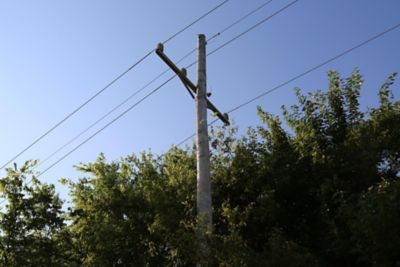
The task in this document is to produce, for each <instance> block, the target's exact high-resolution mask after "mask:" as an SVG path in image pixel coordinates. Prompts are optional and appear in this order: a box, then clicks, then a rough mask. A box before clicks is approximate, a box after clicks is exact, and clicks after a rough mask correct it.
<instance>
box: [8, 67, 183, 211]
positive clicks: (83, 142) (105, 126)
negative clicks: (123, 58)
mask: <svg viewBox="0 0 400 267" xmlns="http://www.w3.org/2000/svg"><path fill="white" fill-rule="evenodd" d="M175 76H176V75H173V76H171V77H170V78H169V79H167V80H166V81H164V82H163V83H162V84H161V85H159V86H158V87H156V88H155V89H153V90H152V91H151V92H150V93H148V94H147V95H145V96H144V97H142V98H141V99H140V100H139V101H137V102H136V103H135V104H133V105H132V106H130V107H129V108H127V109H126V110H125V111H124V112H122V113H121V114H119V115H118V116H117V117H115V118H114V119H113V120H111V121H110V122H108V123H107V124H106V125H104V126H103V127H102V128H100V129H99V130H97V131H96V132H95V133H94V134H92V135H91V136H89V137H88V138H86V139H85V140H84V141H82V142H81V143H80V144H78V145H77V146H75V147H74V148H73V149H71V150H70V151H69V152H68V153H66V154H64V155H63V156H62V157H60V158H59V159H58V160H57V161H55V162H54V163H52V164H51V165H50V166H49V167H47V168H46V169H44V170H43V171H42V172H40V173H39V174H38V175H37V176H36V178H38V177H40V176H41V175H43V174H44V173H46V172H47V171H48V170H50V169H51V168H53V167H54V166H56V165H57V164H58V163H60V162H61V161H62V160H64V159H65V158H66V157H68V156H69V155H71V154H72V153H73V152H75V151H76V150H77V149H78V148H80V147H81V146H83V145H84V144H86V143H87V142H88V141H89V140H91V139H92V138H94V137H95V136H96V135H98V134H99V133H100V132H102V131H103V130H104V129H106V128H107V127H109V126H110V125H111V124H113V123H114V122H116V121H117V120H119V119H120V118H122V117H123V116H124V115H126V114H127V113H128V112H129V111H131V110H132V109H134V108H135V107H136V106H138V105H139V104H140V103H142V102H143V101H144V100H146V99H147V98H149V97H150V96H151V95H152V94H154V93H155V92H157V91H158V90H160V89H161V88H162V87H164V86H165V85H166V84H167V83H169V82H170V81H171V80H173V79H174V78H175ZM37 167H38V165H37V166H35V167H34V168H37ZM31 182H32V179H31V180H29V181H28V182H27V184H30V183H31ZM4 202H6V199H3V200H2V201H0V205H1V204H3V203H4Z"/></svg>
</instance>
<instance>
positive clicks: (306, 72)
mask: <svg viewBox="0 0 400 267" xmlns="http://www.w3.org/2000/svg"><path fill="white" fill-rule="evenodd" d="M399 27H400V23H398V24H396V25H394V26H392V27H390V28H388V29H386V30H384V31H382V32H380V33H378V34H376V35H374V36H372V37H370V38H368V39H366V40H365V41H362V42H360V43H358V44H357V45H354V46H352V47H351V48H349V49H346V50H344V51H343V52H341V53H339V54H337V55H336V56H333V57H331V58H329V59H327V60H325V61H323V62H321V63H319V64H317V65H315V66H314V67H312V68H309V69H308V70H306V71H304V72H302V73H300V74H298V75H296V76H294V77H292V78H290V79H289V80H287V81H285V82H283V83H281V84H279V85H277V86H275V87H273V88H271V89H267V90H264V92H262V93H260V94H258V95H256V96H255V97H253V98H251V99H249V100H247V101H245V102H243V103H241V104H239V105H237V106H236V107H234V108H232V109H230V110H229V111H228V112H227V113H228V114H230V113H232V112H235V111H237V110H238V109H241V108H243V107H244V106H247V105H249V104H250V103H252V102H254V101H256V100H258V99H260V98H262V97H264V96H266V95H268V94H270V93H272V92H274V91H276V90H278V89H280V88H282V87H284V86H285V85H288V84H289V83H291V82H294V81H295V80H298V79H300V78H302V77H304V76H306V75H307V74H309V73H311V72H313V71H315V70H317V69H319V68H321V67H323V66H325V65H327V64H329V63H331V62H333V61H335V60H337V59H339V58H341V57H343V56H345V55H347V54H349V53H351V52H353V51H354V50H356V49H358V48H360V47H363V46H365V45H367V44H368V43H370V42H372V41H374V40H376V39H379V38H380V37H382V36H384V35H385V34H388V33H390V32H392V31H394V30H396V29H398V28H399ZM217 121H218V119H215V120H213V121H212V122H210V123H209V126H210V125H212V124H214V123H215V122H217ZM194 136H195V134H192V135H191V136H189V137H187V138H185V139H183V140H182V141H181V142H179V143H178V144H177V145H176V146H181V145H183V144H184V143H186V142H187V141H189V140H190V139H191V138H193V137H194Z"/></svg>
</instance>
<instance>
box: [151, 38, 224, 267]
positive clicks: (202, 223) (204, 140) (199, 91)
mask: <svg viewBox="0 0 400 267" xmlns="http://www.w3.org/2000/svg"><path fill="white" fill-rule="evenodd" d="M156 54H157V55H158V56H159V57H160V58H161V59H162V60H163V61H164V62H165V63H166V64H167V65H168V66H169V67H170V68H171V69H172V70H173V71H174V72H175V74H176V75H177V76H178V77H179V78H180V79H181V81H182V83H183V85H184V86H185V87H186V89H187V91H188V92H189V94H190V95H191V96H192V98H195V100H196V134H197V136H196V145H197V155H196V156H197V215H198V220H199V221H198V227H199V239H200V240H199V241H200V251H199V254H200V256H201V257H200V258H203V259H205V262H201V263H198V264H197V266H208V264H207V261H208V258H207V255H208V254H209V249H208V247H207V243H206V237H207V235H209V234H211V233H212V200H211V179H210V149H209V142H208V123H207V108H208V109H210V110H211V111H212V112H213V113H214V114H215V115H216V116H217V117H218V118H219V119H220V120H221V121H223V122H224V123H225V125H229V118H228V114H226V113H225V114H222V113H221V112H220V111H219V110H218V109H217V108H216V107H215V106H214V105H213V104H212V103H211V102H210V101H209V100H208V99H207V81H206V80H207V79H206V78H207V75H206V37H205V35H204V34H199V36H198V49H197V57H198V59H197V86H195V85H194V84H193V83H192V82H191V81H190V80H189V79H188V78H187V77H186V70H185V69H182V70H180V69H179V68H178V67H177V66H176V65H175V64H174V63H173V62H172V61H171V60H170V59H169V58H168V57H167V56H166V55H165V54H164V47H163V45H162V44H158V47H157V49H156Z"/></svg>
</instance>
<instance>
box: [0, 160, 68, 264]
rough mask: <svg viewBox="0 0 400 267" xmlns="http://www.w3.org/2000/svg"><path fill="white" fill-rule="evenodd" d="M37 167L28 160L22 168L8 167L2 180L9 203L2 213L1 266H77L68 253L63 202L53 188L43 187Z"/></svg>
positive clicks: (0, 219) (0, 186)
mask: <svg viewBox="0 0 400 267" xmlns="http://www.w3.org/2000/svg"><path fill="white" fill-rule="evenodd" d="M34 165H35V162H32V161H28V162H26V163H25V164H24V165H23V166H22V167H21V168H20V169H17V167H16V166H15V168H14V169H12V168H9V169H7V175H6V176H5V177H4V178H2V179H0V190H1V191H0V192H1V195H2V197H3V198H5V200H6V204H5V206H3V208H2V210H1V212H0V264H1V266H74V265H73V264H72V262H69V255H68V253H67V251H66V246H67V244H68V234H67V232H66V229H65V226H66V225H65V222H64V218H63V211H62V209H61V208H62V201H61V200H60V199H59V197H58V196H57V195H56V194H55V190H54V186H53V185H47V184H42V183H41V182H40V181H39V180H38V179H37V178H36V177H35V175H34V174H33V172H32V167H33V166H34ZM28 177H30V180H29V181H27V179H28ZM29 184H31V185H29Z"/></svg>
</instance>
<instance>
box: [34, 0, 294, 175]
mask: <svg viewBox="0 0 400 267" xmlns="http://www.w3.org/2000/svg"><path fill="white" fill-rule="evenodd" d="M298 1H300V0H295V1H292V2H291V3H289V4H288V5H286V6H284V7H283V8H281V9H279V10H278V11H277V12H274V13H273V14H272V15H270V16H268V17H267V18H265V19H263V20H261V21H260V22H258V23H256V24H255V25H253V26H251V27H250V28H248V29H247V30H245V31H244V32H242V33H240V34H239V35H237V36H236V37H234V38H232V39H230V40H229V41H227V42H226V43H224V44H222V45H221V46H219V47H217V48H216V49H214V50H213V51H211V52H210V53H208V54H207V55H211V54H214V53H215V52H216V51H219V50H221V49H222V48H223V47H225V46H226V45H228V44H230V43H232V42H233V41H235V40H237V39H239V37H241V36H243V35H244V34H246V33H248V32H250V31H251V30H253V29H255V28H256V27H258V26H260V25H261V24H262V23H265V22H266V21H268V20H269V19H271V18H273V17H275V16H276V15H278V14H279V13H281V12H283V11H284V10H286V9H287V8H289V7H290V6H292V5H293V4H294V3H296V2H298ZM187 55H188V54H187ZM187 55H186V56H187ZM186 56H185V57H186ZM195 63H196V62H194V63H191V64H189V65H188V66H187V67H186V69H187V68H190V67H191V66H193V65H194V64H195ZM175 76H176V75H173V76H172V77H171V78H169V79H168V80H167V82H164V83H163V84H162V85H161V86H159V87H157V88H156V89H155V90H153V91H152V92H151V93H150V94H148V95H146V96H145V98H144V99H141V100H140V101H139V102H137V103H135V104H134V105H133V106H131V107H130V108H129V109H128V110H125V111H124V112H123V113H121V114H120V115H119V116H117V117H116V118H114V119H113V120H112V121H111V122H110V123H108V124H106V125H105V126H104V127H102V128H101V129H100V130H98V131H97V132H95V133H94V134H93V135H91V136H90V137H88V138H87V139H85V141H83V142H82V143H80V144H79V145H77V146H76V147H74V148H73V149H72V150H70V151H69V152H67V153H66V154H64V155H63V156H62V157H61V158H60V159H58V160H57V161H56V162H55V163H53V164H52V165H50V166H49V167H48V168H46V169H45V170H44V171H43V172H41V173H40V175H42V174H43V173H44V172H47V171H48V170H49V169H51V168H52V167H54V166H55V165H57V164H58V163H59V162H61V161H62V160H63V159H65V158H66V157H67V156H69V155H70V154H72V153H73V152H74V151H76V150H77V149H78V148H79V147H81V146H82V145H84V144H85V143H87V142H88V141H89V140H90V139H92V138H93V137H95V136H96V135H97V134H99V133H100V132H101V131H103V130H104V129H105V128H107V127H108V126H110V125H111V124H112V123H113V122H115V121H116V120H118V119H119V118H121V117H122V116H123V115H125V114H126V113H127V112H128V111H130V110H131V109H133V108H134V107H136V106H137V105H138V104H140V103H141V102H142V101H144V100H145V99H146V98H148V97H149V96H150V95H152V94H153V93H155V92H156V91H158V90H159V89H161V87H162V86H164V85H165V84H166V83H168V82H169V81H170V80H172V79H173V78H174V77H175ZM153 80H154V79H153Z"/></svg>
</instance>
